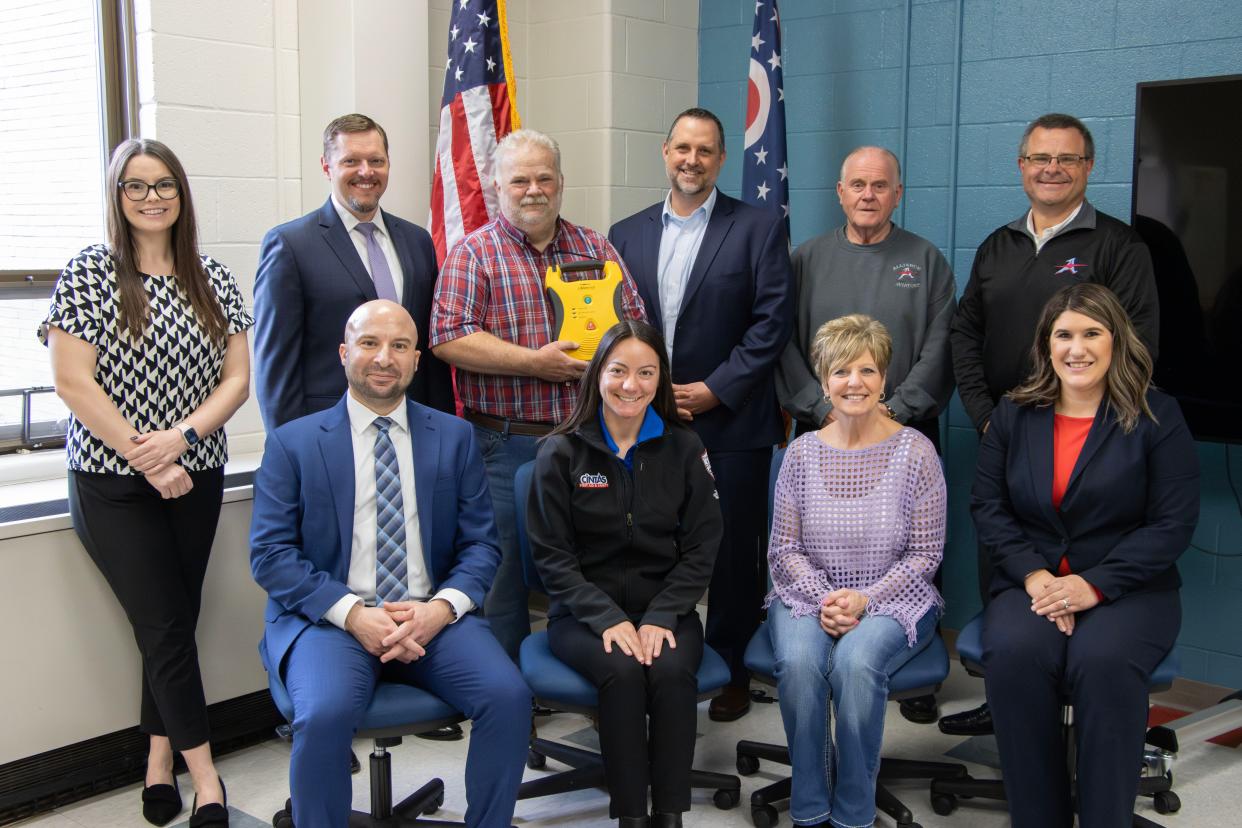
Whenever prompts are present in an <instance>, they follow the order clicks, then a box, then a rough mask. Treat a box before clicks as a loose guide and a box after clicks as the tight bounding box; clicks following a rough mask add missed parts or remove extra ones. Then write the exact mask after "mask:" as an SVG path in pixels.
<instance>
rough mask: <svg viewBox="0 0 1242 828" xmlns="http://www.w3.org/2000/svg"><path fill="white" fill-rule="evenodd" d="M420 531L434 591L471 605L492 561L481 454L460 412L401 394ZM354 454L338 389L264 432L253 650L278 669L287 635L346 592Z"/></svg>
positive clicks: (290, 638)
mask: <svg viewBox="0 0 1242 828" xmlns="http://www.w3.org/2000/svg"><path fill="white" fill-rule="evenodd" d="M406 411H407V413H408V414H409V425H410V438H411V442H412V443H413V445H414V490H415V498H416V500H417V501H418V516H419V530H420V535H421V537H420V540H421V541H422V547H423V559H424V561H425V563H426V569H427V573H428V575H429V576H430V578H431V584H432V591H433V592H435V591H438V590H440V589H441V588H444V587H450V588H453V589H458V590H461V591H462V592H463V593H465V594H466V595H468V596H469V597H470V600H471V601H473V602H474V603H475V605H476V606H480V607H481V606H483V598H484V596H485V595H486V594H487V590H488V589H489V588H490V586H491V583H492V578H493V577H494V576H495V574H496V567H497V566H498V565H499V563H500V547H499V541H498V540H497V535H496V522H495V518H494V516H493V513H492V500H491V494H490V493H489V491H488V488H487V475H486V473H485V471H484V468H483V458H482V455H481V454H480V453H479V449H478V446H477V445H475V442H474V430H473V428H472V427H471V426H470V424H469V423H467V422H466V421H465V420H461V419H458V418H457V417H453V416H450V415H448V414H444V413H442V412H439V411H435V410H433V409H431V408H428V407H426V406H424V405H420V404H419V403H416V402H412V401H407V402H406ZM353 470H354V456H353V441H352V438H351V436H350V430H349V413H348V412H347V410H346V408H345V398H344V397H341V398H340V400H339V401H338V402H337V404H336V405H335V406H333V407H332V408H330V409H328V410H327V411H322V412H319V413H318V414H311V415H310V416H307V417H302V418H301V419H298V420H294V421H293V422H291V423H288V424H286V425H283V426H281V427H279V428H277V429H275V430H274V431H269V432H268V434H267V445H266V446H265V448H264V450H263V464H262V465H261V466H260V467H259V471H258V473H257V474H256V475H255V481H254V513H253V516H252V518H251V523H250V569H251V572H252V573H253V574H254V579H255V580H256V581H257V582H258V584H259V586H261V587H263V589H264V590H266V591H267V594H268V601H267V609H266V611H265V612H264V622H265V626H264V636H263V643H262V644H261V645H260V647H259V651H260V653H261V654H262V656H263V660H264V664H265V666H266V667H267V668H268V670H269V671H270V670H273V669H279V667H280V665H281V663H282V662H283V660H284V657H285V654H286V653H287V652H288V651H289V648H290V647H291V646H292V645H293V642H294V640H295V639H297V637H298V635H300V634H301V632H302V630H304V629H306V628H307V627H308V626H310V625H311V624H326V623H328V622H327V621H325V620H323V615H324V613H325V612H327V611H328V610H329V609H330V608H331V607H332V605H333V604H335V603H336V602H337V601H339V600H340V599H341V598H343V597H344V596H345V595H348V594H349V592H350V589H349V586H348V581H349V559H350V553H351V547H352V539H353V531H354V474H353Z"/></svg>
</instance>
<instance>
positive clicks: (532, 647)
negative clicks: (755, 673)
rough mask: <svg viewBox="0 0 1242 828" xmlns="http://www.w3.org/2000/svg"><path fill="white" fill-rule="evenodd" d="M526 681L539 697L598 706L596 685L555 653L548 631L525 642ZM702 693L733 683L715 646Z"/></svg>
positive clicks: (703, 673)
mask: <svg viewBox="0 0 1242 828" xmlns="http://www.w3.org/2000/svg"><path fill="white" fill-rule="evenodd" d="M521 662H522V678H524V679H526V683H527V684H528V685H530V689H531V691H532V692H533V693H534V694H535V697H536V698H539V699H543V700H545V701H549V702H559V703H561V704H563V705H566V706H570V707H579V708H582V707H595V706H596V705H597V704H598V703H599V696H598V694H597V692H596V690H595V685H594V684H591V682H589V681H587V679H586V678H585V677H583V675H582V674H581V673H579V672H578V671H576V670H574V669H573V668H572V667H570V666H569V665H568V664H566V663H565V662H563V661H561V660H560V659H559V658H557V657H556V656H555V655H553V654H552V647H551V646H550V645H549V644H548V633H547V632H546V631H543V632H536V633H531V634H530V635H529V636H527V637H526V640H524V641H523V642H522V652H521ZM698 676H699V693H700V694H704V693H711V692H713V691H715V690H719V689H720V688H721V687H724V686H725V685H726V684H728V683H729V668H728V666H727V665H726V664H725V663H724V659H723V658H721V657H720V655H719V654H717V653H716V651H715V650H713V649H712V648H711V647H706V646H705V647H703V661H702V662H700V664H699V673H698Z"/></svg>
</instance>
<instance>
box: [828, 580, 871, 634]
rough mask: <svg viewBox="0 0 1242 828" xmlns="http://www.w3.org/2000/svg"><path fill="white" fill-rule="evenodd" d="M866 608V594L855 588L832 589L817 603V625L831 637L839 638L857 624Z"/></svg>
mask: <svg viewBox="0 0 1242 828" xmlns="http://www.w3.org/2000/svg"><path fill="white" fill-rule="evenodd" d="M866 609H867V596H866V595H863V594H862V593H861V592H859V591H858V590H856V589H834V590H833V591H832V592H830V593H828V594H827V595H825V596H824V600H823V601H821V602H820V605H819V626H820V627H821V628H822V629H823V631H824V632H826V633H828V634H829V635H830V636H832V637H833V638H840V637H841V636H843V635H845V634H846V633H847V632H849V631H850V630H852V629H854V628H855V627H857V626H858V622H859V621H860V620H861V619H862V614H863V612H864V611H865V610H866Z"/></svg>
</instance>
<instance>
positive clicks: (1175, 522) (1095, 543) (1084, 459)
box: [971, 390, 1199, 600]
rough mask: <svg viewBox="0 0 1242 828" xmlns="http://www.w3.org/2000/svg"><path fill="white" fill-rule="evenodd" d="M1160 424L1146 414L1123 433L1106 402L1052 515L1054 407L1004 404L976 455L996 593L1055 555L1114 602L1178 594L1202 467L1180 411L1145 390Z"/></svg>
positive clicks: (1053, 565) (979, 503) (980, 520)
mask: <svg viewBox="0 0 1242 828" xmlns="http://www.w3.org/2000/svg"><path fill="white" fill-rule="evenodd" d="M1147 402H1148V405H1149V406H1150V407H1151V410H1152V413H1153V414H1155V415H1156V419H1157V420H1159V424H1157V423H1155V422H1152V420H1151V418H1149V417H1147V416H1145V415H1143V416H1140V417H1139V421H1138V424H1137V425H1136V426H1135V429H1134V431H1132V432H1131V433H1129V434H1126V433H1125V432H1123V431H1122V430H1121V426H1120V425H1118V423H1117V420H1116V418H1115V416H1114V415H1113V413H1112V411H1111V410H1109V406H1108V405H1107V398H1105V401H1104V403H1102V404H1101V405H1100V407H1099V410H1098V411H1097V412H1096V415H1095V421H1094V422H1093V423H1092V424H1091V431H1090V432H1089V433H1088V434H1087V440H1086V442H1085V443H1084V444H1083V447H1082V452H1081V453H1080V454H1079V455H1078V462H1077V463H1076V464H1075V465H1074V470H1073V473H1072V474H1071V476H1070V482H1069V486H1068V487H1067V488H1066V490H1065V496H1064V497H1063V498H1062V500H1061V508H1060V509H1059V510H1058V509H1054V508H1053V507H1052V466H1053V457H1052V446H1053V438H1052V424H1053V407H1052V406H1044V407H1038V408H1037V407H1035V406H1020V405H1016V404H1014V403H1013V402H1012V401H1011V400H1008V399H1003V400H1001V403H1000V405H998V406H997V407H996V410H995V411H994V412H993V414H992V419H991V421H990V424H989V425H988V430H987V433H986V434H984V436H983V442H982V443H981V444H980V446H979V463H978V466H977V468H976V471H975V484H974V488H973V489H972V491H971V512H972V514H973V516H974V519H975V529H976V530H977V532H978V534H979V540H980V542H981V543H983V544H984V545H985V546H987V547H990V548H991V550H992V560H993V562H994V564H995V566H994V571H993V576H992V583H991V590H992V593H993V594H996V593H998V592H1001V591H1002V590H1005V589H1008V588H1010V587H1015V586H1016V587H1020V586H1021V585H1022V582H1023V579H1024V578H1025V577H1026V576H1027V575H1029V574H1030V573H1032V572H1034V571H1035V570H1037V569H1047V570H1049V571H1050V572H1054V573H1055V572H1056V571H1057V565H1058V564H1059V563H1060V560H1061V556H1062V555H1068V556H1069V565H1070V570H1071V571H1072V572H1074V573H1075V574H1077V575H1081V576H1082V577H1083V578H1084V579H1085V580H1086V581H1087V583H1089V584H1091V585H1092V586H1094V587H1095V588H1096V589H1098V590H1099V591H1100V592H1101V593H1103V594H1104V597H1105V598H1106V599H1109V600H1114V599H1117V598H1119V597H1121V596H1123V595H1125V594H1126V593H1130V592H1144V591H1151V590H1159V589H1177V588H1178V587H1179V586H1180V585H1181V577H1180V576H1179V575H1178V572H1177V563H1176V561H1177V559H1178V557H1179V556H1180V555H1181V554H1182V552H1183V551H1185V549H1186V546H1187V545H1188V544H1189V543H1190V538H1191V535H1193V534H1194V529H1195V524H1196V523H1198V520H1199V463H1198V459H1197V457H1196V454H1195V443H1194V439H1193V438H1192V437H1191V436H1190V430H1189V429H1187V428H1186V421H1185V420H1184V419H1182V412H1181V409H1180V408H1179V407H1178V405H1177V402H1176V401H1174V400H1173V398H1172V397H1169V396H1167V395H1165V394H1162V393H1160V392H1159V391H1154V390H1153V391H1149V392H1148V393H1147Z"/></svg>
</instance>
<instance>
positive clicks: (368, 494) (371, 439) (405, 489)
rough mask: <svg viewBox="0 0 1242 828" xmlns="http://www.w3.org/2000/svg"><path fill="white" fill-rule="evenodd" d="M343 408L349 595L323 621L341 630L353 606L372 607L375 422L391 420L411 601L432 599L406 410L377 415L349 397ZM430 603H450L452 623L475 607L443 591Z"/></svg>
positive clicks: (464, 597)
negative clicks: (349, 480) (348, 476)
mask: <svg viewBox="0 0 1242 828" xmlns="http://www.w3.org/2000/svg"><path fill="white" fill-rule="evenodd" d="M402 402H403V403H404V398H403V400H402ZM345 407H346V410H348V412H349V432H350V436H351V438H352V440H353V448H354V534H353V539H352V541H351V545H350V551H349V589H350V591H351V593H352V594H350V595H346V596H344V597H343V598H341V600H339V601H337V602H336V603H335V604H333V605H332V606H331V607H330V608H329V609H328V611H327V612H325V613H324V618H326V619H327V620H328V621H329V622H331V623H332V624H335V625H336V626H338V627H340V628H341V629H345V618H346V616H348V615H349V611H350V609H352V608H353V606H354V604H357V603H359V602H363V603H366V604H374V603H375V533H376V514H375V437H376V435H377V434H379V430H378V429H376V427H375V418H376V417H381V416H383V417H387V418H388V419H390V420H392V426H391V427H389V429H388V436H389V438H390V439H391V440H392V447H393V450H394V451H396V453H397V466H398V467H399V469H400V471H401V503H402V506H403V507H404V509H405V554H406V563H405V566H406V584H407V586H408V587H409V592H410V598H411V600H416V601H417V600H423V599H425V598H427V596H429V595H431V577H430V576H429V575H428V574H427V563H426V560H425V559H424V558H423V543H422V535H420V534H419V526H418V500H417V499H416V497H415V492H414V444H413V442H412V440H411V439H410V427H409V420H408V418H407V411H406V407H405V405H404V404H402V405H398V406H397V407H396V408H394V409H393V410H392V411H390V412H389V413H387V414H376V413H375V412H374V411H372V410H371V409H369V408H367V407H366V406H364V405H363V404H362V403H360V402H358V401H357V400H355V399H354V397H353V395H352V394H350V395H348V396H347V397H346V401H345ZM432 598H441V599H443V600H445V601H448V602H449V603H450V604H452V606H453V609H454V611H455V612H456V618H461V617H462V616H463V615H465V614H466V613H468V612H470V611H471V610H473V609H474V602H473V601H471V600H470V598H469V596H467V595H466V594H465V593H464V592H462V591H461V590H457V589H442V590H440V591H439V592H437V593H436V594H435V595H434V596H432ZM454 620H455V619H454Z"/></svg>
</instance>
